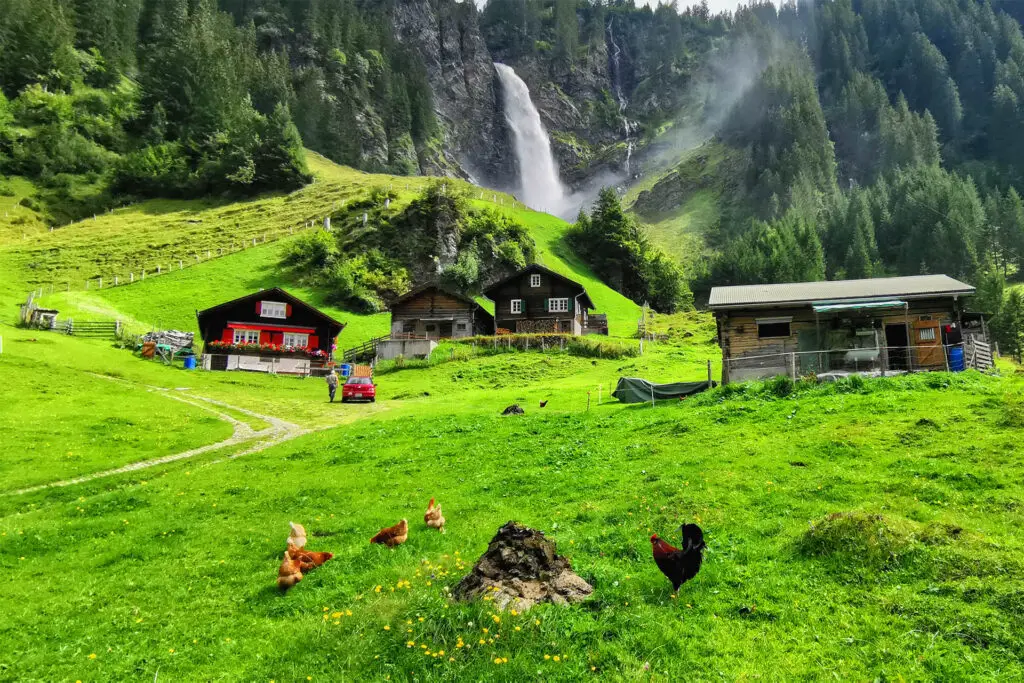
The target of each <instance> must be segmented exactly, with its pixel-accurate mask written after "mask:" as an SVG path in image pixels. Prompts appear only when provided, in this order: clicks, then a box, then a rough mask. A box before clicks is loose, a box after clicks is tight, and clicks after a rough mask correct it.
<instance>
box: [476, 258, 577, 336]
mask: <svg viewBox="0 0 1024 683" xmlns="http://www.w3.org/2000/svg"><path fill="white" fill-rule="evenodd" d="M484 296H486V297H487V298H488V299H490V300H491V301H493V302H494V324H495V325H496V326H497V327H498V329H506V330H509V331H511V332H520V333H546V332H566V333H569V334H582V333H583V330H584V329H585V328H586V327H587V314H588V311H590V310H592V309H593V308H594V304H593V303H592V302H591V300H590V295H588V294H587V290H586V289H585V288H584V287H583V285H581V284H580V283H578V282H576V281H574V280H570V279H569V278H567V277H565V276H564V275H559V274H558V273H556V272H555V271H553V270H549V269H548V268H545V267H544V266H542V265H539V264H536V263H535V264H533V265H531V266H527V267H526V268H524V269H523V270H520V271H519V272H518V273H516V274H514V275H512V276H510V277H507V278H505V279H504V280H501V281H500V282H497V283H495V284H493V285H491V286H490V287H488V288H487V289H486V290H485V291H484Z"/></svg>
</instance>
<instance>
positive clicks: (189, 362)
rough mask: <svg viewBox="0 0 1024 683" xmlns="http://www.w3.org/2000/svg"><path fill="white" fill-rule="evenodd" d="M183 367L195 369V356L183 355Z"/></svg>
mask: <svg viewBox="0 0 1024 683" xmlns="http://www.w3.org/2000/svg"><path fill="white" fill-rule="evenodd" d="M185 369H186V370H195V369H196V357H195V356H185Z"/></svg>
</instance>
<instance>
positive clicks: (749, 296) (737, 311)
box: [709, 275, 991, 383]
mask: <svg viewBox="0 0 1024 683" xmlns="http://www.w3.org/2000/svg"><path fill="white" fill-rule="evenodd" d="M973 294H974V287H972V286H971V285H968V284H965V283H963V282H960V281H958V280H955V279H953V278H951V277H948V276H946V275H920V276H911V277H892V278H875V279H866V280H835V281H829V282H798V283H787V284H771V285H747V286H738V287H715V288H713V289H712V290H711V299H710V301H709V306H710V308H711V310H712V311H714V314H715V319H716V321H717V324H718V342H719V345H720V346H721V347H722V367H723V369H722V381H723V383H727V382H730V381H739V380H744V379H758V378H765V377H772V376H775V375H789V376H792V377H796V376H800V375H807V374H812V373H813V374H818V375H821V374H827V373H837V374H844V373H850V372H860V373H877V374H885V373H887V372H907V371H916V370H945V369H950V368H952V369H958V363H959V362H960V361H963V362H964V364H965V365H972V362H973V364H974V366H976V367H981V366H984V365H985V364H986V360H985V358H986V356H987V358H988V360H987V363H991V359H990V356H991V354H990V352H989V351H988V350H987V349H988V338H987V336H988V335H987V331H986V329H985V327H984V321H983V320H982V319H981V317H980V316H978V315H967V314H965V310H966V309H965V304H966V300H967V299H968V298H969V297H971V296H972V295H973ZM956 349H959V350H956ZM961 354H962V355H961ZM979 359H980V360H979ZM951 362H952V366H951Z"/></svg>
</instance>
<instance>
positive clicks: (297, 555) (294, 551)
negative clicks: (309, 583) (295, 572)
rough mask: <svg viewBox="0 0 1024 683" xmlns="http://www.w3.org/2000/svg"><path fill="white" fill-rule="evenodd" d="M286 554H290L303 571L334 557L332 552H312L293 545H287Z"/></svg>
mask: <svg viewBox="0 0 1024 683" xmlns="http://www.w3.org/2000/svg"><path fill="white" fill-rule="evenodd" d="M288 554H289V555H291V557H292V559H293V560H294V561H296V562H298V563H299V568H300V569H301V570H302V571H304V572H308V571H309V570H310V569H315V568H316V567H319V566H320V565H322V564H323V563H324V562H326V561H327V560H330V559H331V558H333V557H334V553H322V552H313V551H311V550H303V549H302V548H296V547H295V546H293V545H289V546H288Z"/></svg>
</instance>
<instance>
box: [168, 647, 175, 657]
mask: <svg viewBox="0 0 1024 683" xmlns="http://www.w3.org/2000/svg"><path fill="white" fill-rule="evenodd" d="M168 652H170V653H171V654H172V655H173V654H174V648H173V647H172V648H171V649H170V650H168Z"/></svg>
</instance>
